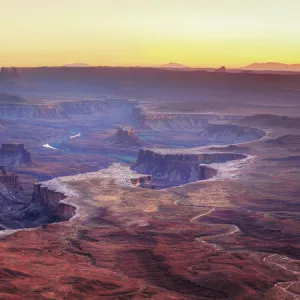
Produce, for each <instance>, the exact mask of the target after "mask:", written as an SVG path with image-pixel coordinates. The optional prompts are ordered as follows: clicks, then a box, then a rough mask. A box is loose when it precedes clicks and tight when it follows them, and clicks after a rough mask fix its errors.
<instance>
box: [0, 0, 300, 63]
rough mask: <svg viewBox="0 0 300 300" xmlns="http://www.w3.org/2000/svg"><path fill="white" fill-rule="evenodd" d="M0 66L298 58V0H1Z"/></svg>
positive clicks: (217, 61)
mask: <svg viewBox="0 0 300 300" xmlns="http://www.w3.org/2000/svg"><path fill="white" fill-rule="evenodd" d="M0 4H1V11H0V12H1V17H0V26H1V31H0V41H1V46H0V65H5V66H11V65H15V66H43V65H48V66H55V65H64V64H69V63H74V62H78V63H81V62H83V63H87V64H90V65H94V66H98V65H108V66H137V65H139V66H149V65H150V66H151V65H159V64H165V63H168V62H170V61H174V62H178V63H182V64H186V65H189V66H194V67H197V66H198V67H201V66H203V67H208V66H212V67H214V66H220V65H226V66H228V67H238V66H243V65H247V64H250V63H252V62H267V61H278V62H285V63H300V18H299V16H298V13H299V11H300V1H298V0H286V1H282V0H264V1H261V0H227V1H224V0H210V1H206V0H185V1H183V0H152V1H151V2H150V1H148V0H127V1H124V0H110V1H108V0H85V1H83V0H77V1H76V0H75V1H74V0H73V1H71V0H60V1H59V0H52V1H46V0H28V1H23V0H0Z"/></svg>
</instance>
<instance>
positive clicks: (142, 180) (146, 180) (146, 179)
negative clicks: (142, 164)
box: [130, 175, 152, 187]
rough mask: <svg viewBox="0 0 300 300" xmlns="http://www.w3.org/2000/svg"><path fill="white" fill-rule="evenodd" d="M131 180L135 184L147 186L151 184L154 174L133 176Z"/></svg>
mask: <svg viewBox="0 0 300 300" xmlns="http://www.w3.org/2000/svg"><path fill="white" fill-rule="evenodd" d="M130 181H131V183H132V185H133V186H136V187H137V186H142V187H146V186H149V185H150V183H151V181H152V176H151V175H145V176H139V177H137V178H131V179H130Z"/></svg>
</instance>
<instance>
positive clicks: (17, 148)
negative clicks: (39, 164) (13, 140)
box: [0, 144, 32, 167]
mask: <svg viewBox="0 0 300 300" xmlns="http://www.w3.org/2000/svg"><path fill="white" fill-rule="evenodd" d="M31 163H32V160H31V156H30V153H29V152H28V151H27V150H26V149H25V147H24V145H23V144H2V146H1V148H0V165H3V166H14V167H18V166H21V165H30V164H31Z"/></svg>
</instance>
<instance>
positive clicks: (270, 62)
mask: <svg viewBox="0 0 300 300" xmlns="http://www.w3.org/2000/svg"><path fill="white" fill-rule="evenodd" d="M268 64H269V65H270V64H274V65H275V64H276V65H283V66H290V67H292V66H299V67H300V62H299V63H284V62H278V61H267V62H253V63H250V64H247V65H242V66H233V65H229V66H228V67H227V66H226V64H223V65H222V64H220V65H186V64H183V63H177V62H168V63H163V64H154V65H100V64H99V65H92V64H88V63H66V64H61V65H60V64H58V65H35V66H33V65H32V66H30V65H25V66H18V65H14V64H10V65H0V67H3V68H56V67H80V68H88V67H91V68H97V67H109V68H161V67H170V68H178V69H180V68H182V69H184V68H190V69H218V68H221V67H225V68H226V69H231V70H239V69H243V68H246V67H249V66H253V65H268ZM172 65H173V66H172Z"/></svg>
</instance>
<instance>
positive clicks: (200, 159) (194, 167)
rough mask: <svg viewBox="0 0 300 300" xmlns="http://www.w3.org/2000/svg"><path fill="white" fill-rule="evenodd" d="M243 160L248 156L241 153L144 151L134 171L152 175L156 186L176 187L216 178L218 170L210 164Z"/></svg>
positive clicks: (141, 152) (140, 154)
mask: <svg viewBox="0 0 300 300" xmlns="http://www.w3.org/2000/svg"><path fill="white" fill-rule="evenodd" d="M243 158H246V156H245V155H243V154H239V153H202V154H177V153H175V154H163V153H159V152H154V151H152V150H146V149H143V150H140V151H139V154H138V159H137V163H136V164H135V165H134V166H132V169H133V170H135V171H137V172H139V173H144V174H151V175H152V177H153V183H154V184H158V185H162V186H176V185H181V184H186V183H189V182H194V181H199V180H205V179H209V178H212V177H214V176H216V175H217V170H216V169H214V168H212V167H209V166H207V165H208V164H212V163H225V162H228V161H232V160H238V159H243Z"/></svg>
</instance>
